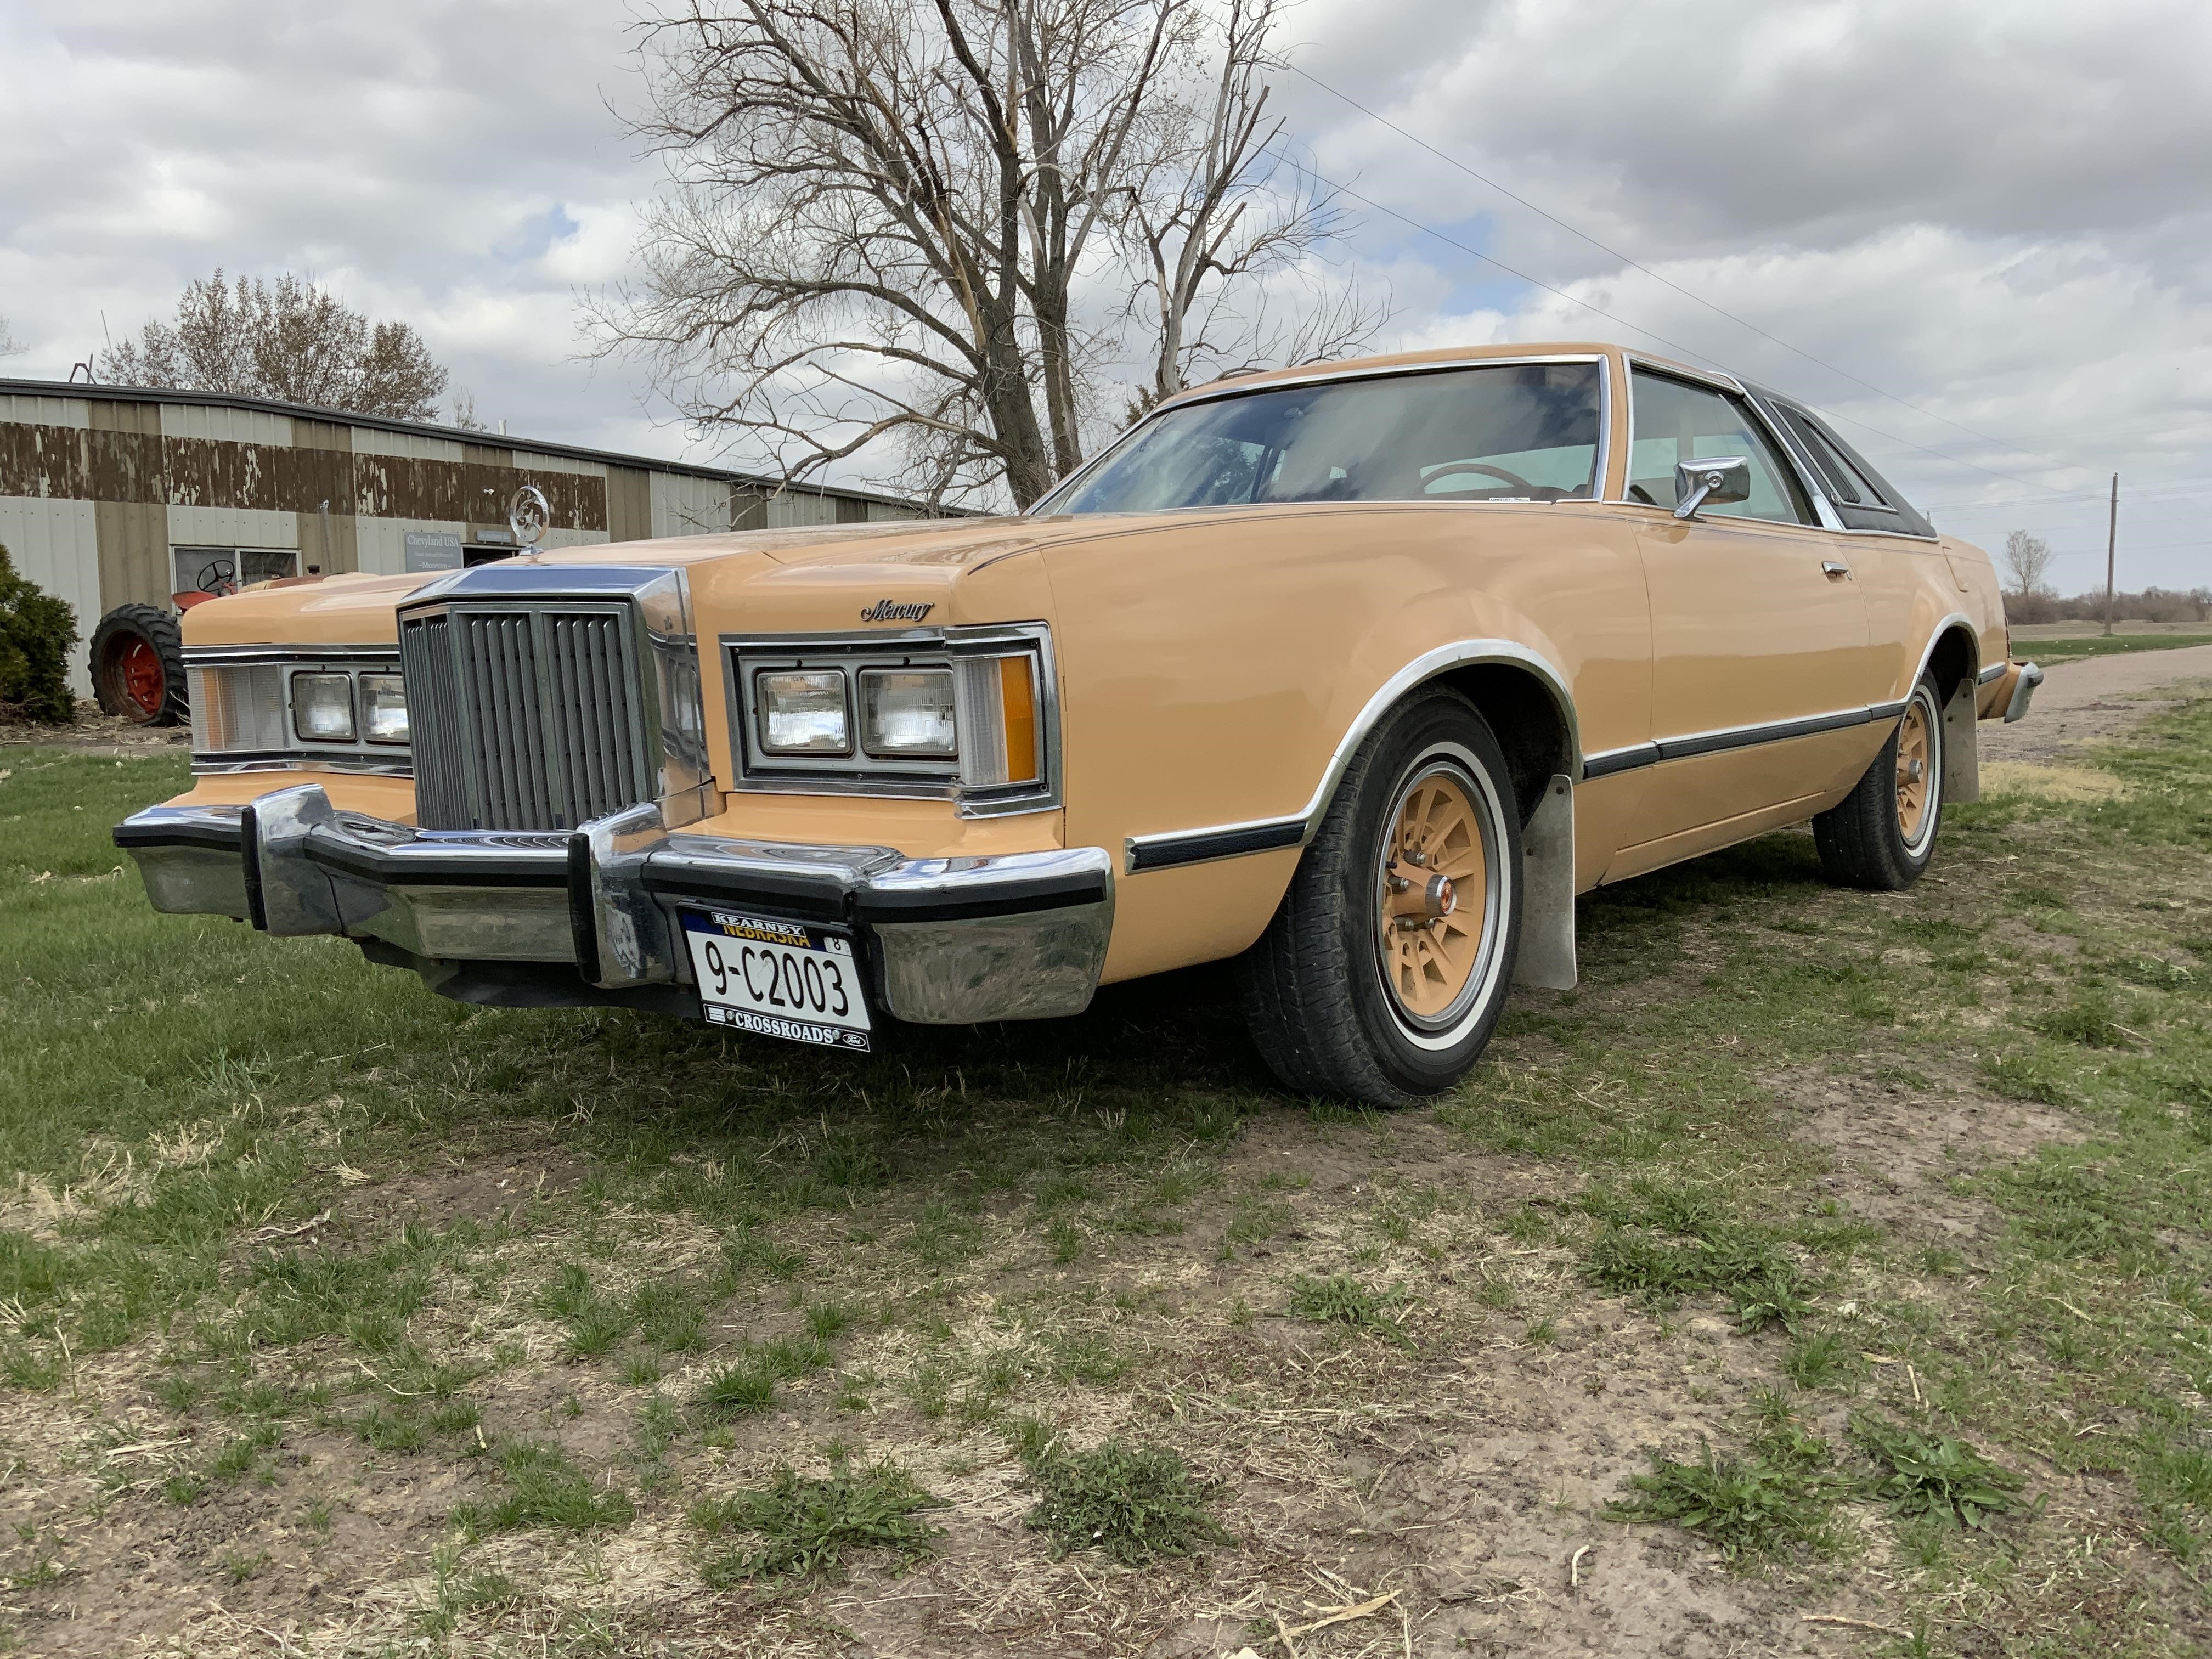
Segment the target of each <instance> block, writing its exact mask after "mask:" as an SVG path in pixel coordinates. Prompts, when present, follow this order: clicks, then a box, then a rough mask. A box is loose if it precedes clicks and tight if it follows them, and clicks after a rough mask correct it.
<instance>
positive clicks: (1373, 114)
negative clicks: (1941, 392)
mask: <svg viewBox="0 0 2212 1659" xmlns="http://www.w3.org/2000/svg"><path fill="white" fill-rule="evenodd" d="M1284 67H1285V68H1286V69H1288V70H1290V71H1291V73H1292V74H1293V75H1296V76H1299V77H1300V78H1301V79H1303V80H1305V81H1308V82H1311V83H1312V84H1313V85H1315V86H1316V87H1319V88H1321V89H1322V91H1323V92H1325V93H1327V94H1328V95H1329V96H1330V97H1332V98H1336V99H1340V100H1342V101H1344V102H1345V103H1346V104H1349V105H1350V106H1352V108H1354V109H1356V110H1358V112H1360V113H1361V114H1363V115H1364V116H1366V117H1367V118H1369V119H1370V120H1372V121H1376V122H1379V123H1380V124H1381V125H1383V126H1386V127H1388V128H1389V129H1390V131H1393V132H1395V133H1396V134H1397V135H1398V136H1399V137H1401V138H1403V139H1405V140H1406V141H1407V143H1413V144H1418V145H1419V147H1420V148H1421V149H1425V150H1426V151H1428V153H1429V154H1430V155H1433V156H1435V157H1436V158H1437V160H1438V161H1442V162H1443V163H1444V164H1445V165H1446V166H1447V167H1456V168H1458V169H1459V170H1460V171H1461V172H1462V173H1465V174H1467V176H1468V178H1470V179H1476V180H1479V181H1480V183H1483V184H1486V185H1489V186H1490V188H1491V189H1492V190H1494V191H1497V192H1498V194H1499V195H1501V196H1504V197H1506V198H1508V199H1509V200H1510V201H1515V202H1518V203H1519V204H1521V205H1522V207H1524V208H1527V209H1528V210H1529V211H1530V212H1531V213H1534V214H1537V215H1539V216H1541V217H1543V218H1546V219H1548V220H1550V221H1551V222H1552V223H1553V224H1555V225H1557V226H1559V228H1560V229H1562V230H1564V231H1565V232H1567V233H1568V234H1570V235H1572V236H1578V237H1580V238H1581V239H1582V240H1583V241H1585V242H1588V243H1589V245H1590V246H1592V247H1594V248H1596V249H1597V250H1598V251H1599V252H1601V253H1604V254H1605V255H1607V257H1608V258H1614V259H1618V260H1620V262H1621V263H1622V264H1625V265H1626V266H1628V267H1629V268H1630V269H1631V270H1640V271H1642V272H1643V273H1644V275H1645V276H1649V277H1650V278H1651V280H1652V281H1653V282H1655V283H1661V284H1662V285H1664V286H1665V287H1668V288H1670V289H1674V292H1675V293H1677V294H1679V295H1681V296H1682V297H1683V298H1684V299H1686V300H1694V301H1696V302H1697V303H1698V304H1699V305H1701V306H1703V307H1705V309H1706V310H1708V311H1710V312H1712V313H1714V314H1715V315H1717V316H1721V317H1725V318H1727V319H1729V321H1730V322H1732V323H1734V324H1735V325H1737V326H1738V327H1741V328H1747V329H1749V330H1750V331H1752V332H1753V334H1756V335H1758V336H1759V337H1760V338H1761V339H1763V340H1771V341H1772V342H1773V343H1775V344H1776V345H1778V346H1780V347H1781V348H1782V349H1784V351H1789V352H1794V353H1795V354H1796V356H1800V357H1802V358H1803V359H1804V360H1805V361H1806V362H1808V363H1814V364H1817V365H1818V366H1819V367H1820V368H1825V369H1826V370H1827V371H1828V372H1829V373H1830V374H1834V375H1838V376H1840V377H1841V378H1842V379H1844V380H1849V381H1850V383H1851V384H1852V385H1854V386H1863V387H1864V388H1865V389H1866V390H1867V391H1869V392H1873V393H1874V394H1875V396H1876V397H1878V398H1888V399H1889V401H1890V402H1892V403H1893V404H1899V406H1900V407H1902V408H1905V409H1909V410H1911V411H1912V412H1913V413H1914V414H1916V415H1922V416H1926V417H1927V418H1928V419H1929V420H1931V421H1941V422H1942V423H1943V424H1944V425H1946V426H1948V427H1955V428H1958V430H1960V431H1961V432H1963V433H1965V434H1966V435H1968V436H1969V437H1973V438H1979V439H1980V440H1981V441H1983V442H1984V443H1991V444H1995V445H1996V446H1997V447H1998V448H2000V449H2009V450H2011V451H2013V452H2014V453H2015V454H2020V455H2025V456H2027V458H2028V459H2031V460H2037V461H2048V462H2051V464H2052V465H2061V466H2063V465H2068V463H2066V462H2063V461H2058V460H2057V459H2056V458H2054V457H2052V456H2049V455H2042V454H2038V453H2036V452H2035V451H2034V450H2032V449H2026V448H2022V447H2021V446H2020V445H2019V444H2016V443H2014V442H2011V441H2009V440H2007V439H2004V438H1999V437H1996V436H1995V435H1992V434H1990V433H1987V432H1983V431H1980V430H1978V429H1977V428H1973V427H1971V426H1968V425H1966V423H1965V422H1962V421H1954V420H1953V419H1952V418H1951V417H1950V416H1948V415H1939V414H1937V413H1936V411H1935V410H1931V409H1923V408H1922V407H1921V406H1920V405H1919V404H1916V403H1912V402H1911V401H1909V400H1907V399H1905V398H1900V397H1899V396H1898V395H1897V394H1896V393H1895V392H1888V391H1885V390H1884V389H1883V388H1881V386H1876V385H1875V383H1874V382H1873V381H1871V380H1863V379H1861V378H1860V377H1859V376H1858V375H1857V374H1852V373H1851V372H1850V370H1849V369H1847V368H1838V367H1837V366H1836V365H1835V364H1834V363H1832V362H1828V361H1827V360H1826V358H1824V357H1816V356H1814V355H1813V354H1812V353H1811V352H1809V351H1808V350H1806V349H1804V348H1803V347H1802V346H1796V345H1792V344H1791V343H1790V342H1789V341H1787V340H1785V339H1784V338H1783V337H1781V336H1780V335H1778V334H1775V333H1773V332H1771V331H1768V330H1766V329H1764V328H1761V327H1760V326H1759V325H1758V324H1757V323H1754V322H1753V321H1751V320H1750V319H1747V318H1744V317H1739V316H1738V315H1736V313H1734V312H1733V311H1730V310H1729V309H1728V308H1727V307H1725V306H1720V305H1716V304H1714V303H1713V301H1711V300H1708V299H1706V298H1705V296H1704V295H1701V294H1695V293H1692V291H1691V290H1690V289H1686V288H1684V287H1683V286H1682V285H1681V284H1680V283H1677V282H1675V281H1674V280H1673V279H1672V278H1671V277H1667V276H1661V275H1660V274H1659V273H1658V272H1657V271H1656V270H1652V269H1651V267H1650V266H1649V265H1647V264H1644V263H1643V262H1642V261H1641V260H1638V259H1632V258H1630V257H1629V256H1628V255H1627V254H1626V253H1623V252H1620V249H1618V248H1615V247H1610V246H1607V245H1606V244H1605V243H1603V242H1601V241H1600V240H1598V239H1597V238H1596V237H1595V236H1593V235H1591V234H1589V232H1588V231H1586V230H1583V229H1582V228H1580V227H1578V226H1576V225H1571V224H1569V223H1568V222H1566V221H1565V219H1562V218H1560V217H1559V215H1558V214H1556V213H1553V212H1552V211H1551V210H1548V209H1547V208H1542V207H1539V206H1538V205H1537V204H1535V203H1534V202H1532V201H1530V200H1529V199H1528V197H1525V196H1522V195H1520V194H1518V193H1517V192H1516V191H1511V190H1509V189H1507V188H1506V186H1504V185H1502V184H1500V183H1498V180H1497V179H1492V178H1491V177H1490V176H1489V175H1488V174H1487V173H1479V172H1477V171H1476V170H1475V169H1474V168H1473V167H1469V166H1468V164H1467V163H1466V162H1464V161H1461V160H1460V159H1459V158H1458V157H1457V156H1455V155H1446V154H1445V153H1444V152H1443V150H1440V149H1437V147H1436V146H1435V145H1434V144H1432V143H1429V142H1428V140H1427V139H1425V138H1423V137H1420V136H1419V135H1418V134H1416V133H1413V132H1408V131H1407V130H1406V129H1405V128H1404V127H1401V126H1400V125H1398V124H1397V123H1396V122H1395V121H1393V120H1392V119H1390V118H1389V117H1388V116H1387V115H1383V114H1382V113H1380V112H1377V111H1376V110H1373V109H1370V108H1369V107H1368V106H1366V105H1364V104H1363V103H1361V102H1360V101H1359V100H1358V99H1357V98H1354V97H1353V96H1352V94H1349V93H1346V92H1340V91H1338V90H1337V88H1334V87H1333V86H1331V85H1329V83H1328V82H1326V81H1324V80H1322V78H1321V77H1320V76H1317V75H1314V74H1312V73H1310V72H1309V71H1308V70H1302V69H1300V68H1299V67H1298V66H1297V64H1292V63H1290V62H1289V61H1288V60H1285V64H1284ZM1557 291H1558V290H1557V289H1554V290H1553V292H1555V293H1556V292H1557ZM1647 332H1648V331H1647ZM1653 337H1654V338H1655V339H1656V338H1657V336H1656V335H1655V336H1653ZM1706 361H1708V362H1710V361H1711V359H1710V358H1709V359H1707V360H1706ZM1861 424H1863V422H1862V423H1861ZM1867 430H1868V431H1869V432H1871V431H1874V430H1875V428H1873V427H1868V428H1867ZM1900 441H1903V442H1911V440H1909V439H1906V440H1900ZM1912 447H1914V448H1916V449H1926V448H1927V446H1925V445H1923V444H1914V445H1913V446H1912ZM1928 453H1929V454H1942V451H1941V450H1934V449H1929V450H1928ZM1944 459H1946V460H1955V459H1957V457H1955V456H1944ZM1962 465H1972V463H1962ZM1983 470H1984V471H1988V469H1987V468H1984V469H1983Z"/></svg>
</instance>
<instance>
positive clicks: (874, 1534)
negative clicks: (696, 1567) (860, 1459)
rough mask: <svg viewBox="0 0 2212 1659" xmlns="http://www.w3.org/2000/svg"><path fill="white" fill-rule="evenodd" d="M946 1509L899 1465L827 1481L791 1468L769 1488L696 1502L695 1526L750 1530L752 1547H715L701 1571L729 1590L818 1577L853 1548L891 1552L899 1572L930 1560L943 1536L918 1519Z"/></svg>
mask: <svg viewBox="0 0 2212 1659" xmlns="http://www.w3.org/2000/svg"><path fill="white" fill-rule="evenodd" d="M939 1507H941V1505H940V1504H939V1500H938V1499H936V1498H933V1497H931V1496H930V1495H929V1493H927V1492H925V1491H923V1490H922V1488H921V1486H919V1485H917V1484H916V1483H915V1480H914V1477H913V1476H911V1475H909V1474H907V1473H906V1471H905V1470H903V1469H902V1468H899V1467H897V1465H896V1464H894V1463H891V1462H882V1463H878V1464H877V1465H876V1466H874V1467H873V1468H869V1469H866V1470H862V1471H859V1472H857V1473H856V1472H854V1471H852V1470H848V1469H842V1468H840V1469H837V1470H836V1471H835V1472H834V1473H832V1474H831V1475H830V1476H829V1479H828V1480H807V1479H805V1478H803V1477H801V1476H800V1475H799V1474H795V1473H794V1472H793V1471H792V1470H791V1469H789V1468H784V1469H781V1470H779V1471H778V1472H777V1474H776V1478H775V1485H773V1486H769V1487H767V1488H766V1489H765V1490H758V1491H750V1492H737V1493H733V1494H732V1496H730V1497H727V1498H710V1499H708V1500H707V1501H706V1502H704V1503H702V1504H696V1505H694V1506H693V1508H692V1510H691V1524H692V1525H693V1526H694V1527H696V1528H698V1529H699V1530H700V1531H701V1532H702V1533H704V1534H707V1535H708V1537H710V1538H720V1537H722V1536H723V1535H724V1534H728V1533H732V1532H741V1533H750V1534H756V1535H757V1536H758V1538H759V1539H760V1542H759V1543H758V1544H757V1545H755V1546H754V1547H750V1548H743V1549H740V1548H732V1549H726V1550H720V1551H716V1552H714V1553H710V1554H709V1555H708V1557H707V1558H706V1559H705V1560H704V1561H703V1562H702V1565H701V1567H700V1577H702V1578H703V1579H705V1580H706V1582H707V1583H708V1584H710V1585H712V1586H714V1588H716V1589H726V1588H727V1587H729V1586H730V1585H732V1584H734V1583H738V1582H739V1581H740V1580H742V1579H745V1578H757V1577H759V1578H783V1577H795V1578H811V1577H816V1576H817V1575H823V1574H828V1573H832V1572H835V1571H836V1570H837V1568H838V1566H839V1565H840V1564H841V1563H842V1559H843V1558H844V1555H845V1553H846V1552H847V1551H848V1550H864V1549H880V1550H887V1551H889V1552H890V1556H891V1559H892V1564H893V1567H894V1570H896V1569H897V1568H900V1567H904V1566H908V1565H912V1564H914V1563H915V1562H917V1561H920V1560H921V1559H925V1558H926V1557H927V1555H928V1554H929V1553H931V1551H932V1550H933V1549H934V1548H935V1547H936V1541H937V1539H938V1538H939V1536H941V1534H940V1533H939V1530H938V1528H934V1527H933V1526H931V1525H929V1524H928V1522H926V1521H922V1520H919V1519H917V1518H916V1517H917V1516H919V1515H920V1514H921V1513H922V1512H923V1511H925V1510H933V1509H937V1508H939Z"/></svg>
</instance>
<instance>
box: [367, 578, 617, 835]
mask: <svg viewBox="0 0 2212 1659" xmlns="http://www.w3.org/2000/svg"><path fill="white" fill-rule="evenodd" d="M636 640H637V629H636V624H635V615H634V612H633V611H632V610H631V607H630V606H629V605H626V604H616V605H598V606H591V607H581V606H556V605H543V606H540V605H520V606H516V605H495V604H494V605H451V606H449V607H447V608H446V609H445V610H442V611H432V612H428V613H426V614H424V615H422V616H418V617H406V618H404V619H403V620H402V622H401V624H400V629H399V649H400V655H401V659H402V667H403V669H404V672H405V674H406V676H407V686H408V699H407V701H408V706H409V711H410V718H411V719H412V720H413V723H414V733H415V780H416V782H415V787H416V816H417V820H418V822H419V823H421V825H422V828H424V829H527V830H562V829H574V828H575V827H576V826H577V825H578V824H580V823H586V822H588V821H589V820H591V819H592V818H596V817H605V815H606V814H607V813H609V812H613V811H619V810H621V809H622V808H623V807H625V806H629V805H634V804H635V803H636V802H638V801H641V800H647V799H652V798H653V793H654V785H655V781H656V777H657V775H658V767H657V764H656V761H655V756H654V752H653V750H654V745H653V744H652V743H649V742H648V740H647V722H646V720H645V714H646V710H645V708H644V707H643V704H644V702H645V700H646V699H645V695H644V693H643V691H642V690H641V680H640V665H639V662H638V659H637V645H636Z"/></svg>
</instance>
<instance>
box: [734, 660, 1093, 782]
mask: <svg viewBox="0 0 2212 1659" xmlns="http://www.w3.org/2000/svg"><path fill="white" fill-rule="evenodd" d="M715 643H716V646H717V647H718V648H719V650H720V671H721V676H722V698H723V707H724V711H725V713H726V715H727V718H728V720H729V727H730V739H731V742H730V747H731V756H730V761H731V769H730V781H729V787H730V789H731V791H732V793H745V794H775V795H866V796H873V797H876V798H878V799H892V800H949V801H951V802H953V803H954V811H955V812H956V814H957V816H958V817H963V818H985V817H1016V816H1018V815H1019V814H1022V813H1024V812H1051V811H1058V810H1059V808H1060V793H1061V755H1060V670H1059V665H1058V663H1057V661H1056V659H1054V655H1053V645H1052V629H1051V626H1050V624H1048V623H1043V622H1024V623H973V624H957V623H956V624H953V625H951V626H948V627H944V628H901V629H878V630H875V631H872V632H856V631H853V630H849V629H835V630H833V631H830V632H828V633H805V634H747V633H730V634H723V635H719V636H718V637H717V639H716V641H715ZM1017 651H1026V652H1029V653H1031V654H1033V655H1034V656H1035V657H1036V716H1037V724H1038V727H1039V731H1038V744H1037V750H1038V753H1037V760H1038V771H1039V773H1040V776H1039V778H1038V780H1037V781H1036V782H1034V783H1029V782H1024V783H1018V784H987V785H969V784H963V782H962V781H960V773H959V768H960V761H959V760H958V758H957V757H956V758H955V759H954V760H953V761H952V762H951V764H950V765H948V764H946V763H944V762H942V761H936V760H927V761H915V760H904V761H899V760H894V761H878V760H873V759H866V758H864V757H862V755H861V751H860V732H859V731H858V730H857V726H856V729H855V730H854V733H853V741H854V752H853V754H852V755H850V756H823V757H819V758H816V757H808V756H795V755H775V756H767V755H761V756H758V757H757V756H756V752H755V751H756V749H757V742H756V739H757V726H756V724H755V721H754V713H755V711H754V708H753V704H752V695H751V692H752V678H751V677H752V675H753V674H754V673H755V672H757V671H758V669H759V668H761V667H772V666H775V665H776V664H775V662H773V661H772V662H769V663H763V662H761V661H760V659H762V658H763V657H767V658H770V659H783V658H813V657H817V656H818V657H822V658H824V659H832V658H834V659H837V665H839V666H841V667H842V668H843V669H844V670H845V671H846V673H847V675H848V690H856V689H857V681H856V680H854V679H852V678H851V677H854V676H856V675H857V674H858V672H859V671H860V669H861V668H864V667H869V666H878V665H884V664H885V663H888V662H889V661H890V660H891V659H927V661H926V662H925V663H923V664H922V665H925V666H939V665H945V664H949V663H951V662H953V661H955V660H957V659H960V658H963V657H988V656H1005V655H1009V654H1012V653H1014V652H1017ZM856 703H857V699H856ZM858 718H859V715H858V712H857V706H856V708H855V713H854V720H855V721H856V722H857V720H858ZM862 767H866V768H867V769H872V770H875V771H877V772H878V773H879V774H880V775H878V776H874V777H854V776H851V775H849V774H850V773H851V772H852V771H853V770H854V769H858V768H862Z"/></svg>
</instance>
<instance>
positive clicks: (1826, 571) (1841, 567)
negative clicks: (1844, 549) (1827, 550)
mask: <svg viewBox="0 0 2212 1659" xmlns="http://www.w3.org/2000/svg"><path fill="white" fill-rule="evenodd" d="M1820 574H1822V575H1824V576H1826V578H1828V580H1831V581H1833V580H1835V579H1836V578H1837V577H1838V576H1848V575H1850V574H1851V568H1850V566H1849V565H1847V564H1845V563H1844V562H1843V561H1842V560H1841V559H1823V560H1821V561H1820Z"/></svg>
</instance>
